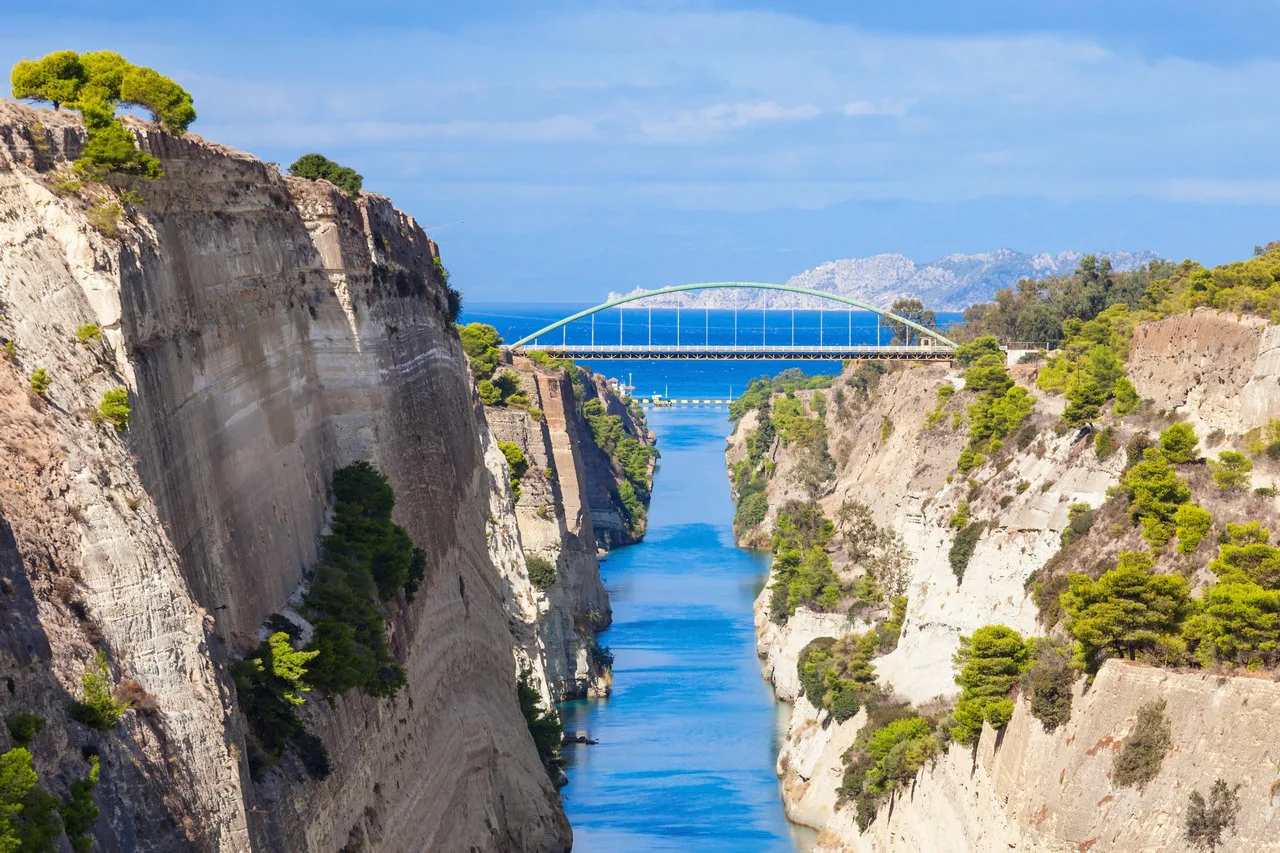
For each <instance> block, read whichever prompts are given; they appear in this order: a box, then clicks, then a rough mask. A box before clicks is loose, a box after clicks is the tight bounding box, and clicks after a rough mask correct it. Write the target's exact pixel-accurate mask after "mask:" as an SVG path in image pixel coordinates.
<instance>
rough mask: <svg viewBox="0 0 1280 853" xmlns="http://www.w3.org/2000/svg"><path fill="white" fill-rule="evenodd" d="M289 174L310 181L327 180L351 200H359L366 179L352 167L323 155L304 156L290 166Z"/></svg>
mask: <svg viewBox="0 0 1280 853" xmlns="http://www.w3.org/2000/svg"><path fill="white" fill-rule="evenodd" d="M289 174H290V175H293V176H294V177H297V178H306V179H307V180H309V181H319V180H325V181H328V182H329V183H331V184H333V185H334V186H335V187H337V188H338V189H340V190H342V192H344V193H345V194H346V195H347V196H348V197H349V198H353V199H354V198H359V197H360V188H361V187H363V186H364V177H363V176H362V175H360V174H359V173H358V172H357V171H356V170H355V169H352V168H351V167H350V166H342V165H339V164H338V163H335V162H333V161H332V160H330V159H329V158H328V157H326V156H324V155H323V154H303V155H302V156H301V157H299V158H298V159H297V160H294V161H293V164H292V165H291V166H289Z"/></svg>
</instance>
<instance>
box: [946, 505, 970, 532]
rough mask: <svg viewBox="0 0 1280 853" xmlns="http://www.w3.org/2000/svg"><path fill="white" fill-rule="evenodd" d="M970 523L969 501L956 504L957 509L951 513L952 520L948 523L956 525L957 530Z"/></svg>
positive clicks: (952, 525)
mask: <svg viewBox="0 0 1280 853" xmlns="http://www.w3.org/2000/svg"><path fill="white" fill-rule="evenodd" d="M968 523H969V502H968V501H960V503H958V504H956V511H955V512H953V513H951V521H950V522H948V524H949V526H951V527H954V528H955V529H956V530H963V529H964V526H965V525H966V524H968Z"/></svg>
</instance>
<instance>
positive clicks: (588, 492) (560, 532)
mask: <svg viewBox="0 0 1280 853" xmlns="http://www.w3.org/2000/svg"><path fill="white" fill-rule="evenodd" d="M511 369H512V370H513V371H514V372H515V374H516V376H517V378H518V379H519V382H520V385H521V390H522V391H523V392H524V394H525V395H526V396H527V397H528V398H529V400H530V404H531V406H532V407H533V408H536V409H538V410H540V412H541V416H540V417H537V418H535V417H534V416H533V415H531V414H530V412H529V411H528V410H527V409H523V408H515V407H498V406H490V407H487V408H486V411H485V416H486V419H487V420H488V423H489V425H490V428H491V429H492V431H493V435H494V438H495V439H496V440H497V441H506V442H511V443H512V444H515V445H516V446H518V447H519V448H520V449H521V450H522V451H523V453H524V454H525V458H526V459H527V460H528V463H529V470H528V472H527V473H526V474H525V475H524V477H523V478H522V479H521V482H520V496H519V499H518V500H517V501H516V502H515V515H516V519H517V522H518V524H519V531H520V538H521V541H522V543H523V547H524V549H525V551H527V552H528V553H531V554H537V555H539V556H541V557H544V558H546V559H548V560H550V561H551V562H552V563H553V564H555V566H556V581H555V583H554V584H552V585H551V586H550V587H548V588H547V589H545V590H540V591H537V592H536V596H535V597H536V599H537V611H538V616H537V624H536V626H535V630H536V633H537V635H538V637H539V638H540V644H541V647H542V649H543V652H544V654H545V665H546V671H547V678H548V681H549V684H550V687H551V693H552V695H553V696H554V697H555V699H556V700H557V701H559V700H562V699H567V698H577V697H583V696H603V695H607V693H608V692H609V689H610V684H611V674H610V673H609V671H608V669H607V668H606V667H602V666H601V664H600V662H599V661H598V660H597V659H596V658H595V657H594V656H593V655H592V654H591V650H592V648H593V647H594V645H595V636H596V633H597V632H598V631H602V630H604V629H605V628H607V627H608V626H609V622H610V620H611V618H612V611H611V609H610V607H609V597H608V593H606V591H605V589H604V585H603V584H602V583H601V581H600V566H599V562H598V560H597V557H596V551H597V542H598V540H599V536H598V533H597V531H596V528H595V520H596V519H597V518H600V517H601V516H602V515H606V514H608V515H609V516H611V517H613V518H618V519H620V515H619V510H618V508H617V506H616V505H615V503H614V498H613V496H612V493H611V491H610V486H611V485H612V483H613V472H612V469H611V467H610V464H609V460H608V457H607V456H606V455H605V454H604V452H603V451H602V450H601V449H600V448H599V447H598V446H597V445H596V443H595V439H594V437H593V436H592V434H591V431H590V429H588V428H587V426H586V424H585V423H584V422H583V420H582V417H581V416H580V415H579V413H578V410H577V406H576V402H575V398H574V389H573V384H572V383H571V382H570V380H569V377H568V376H567V375H566V374H565V372H564V371H562V370H558V369H554V368H543V367H537V366H536V365H534V364H533V363H532V362H530V361H528V360H527V359H524V358H516V359H515V360H514V364H513V365H512V367H511ZM593 391H594V392H595V393H597V394H599V395H600V399H601V400H602V402H605V403H606V406H608V405H610V403H612V404H613V405H615V406H616V407H617V408H624V407H622V406H621V403H620V402H618V401H617V398H616V397H615V396H614V395H613V394H612V392H611V391H609V390H608V388H607V386H605V387H603V388H597V387H595V386H594V384H593ZM606 410H607V411H608V409H606ZM646 434H647V433H646ZM593 496H594V500H595V501H596V504H595V505H593V504H592V500H593ZM597 506H603V509H601V510H597V509H596V507H597ZM620 523H621V522H620V520H619V524H620Z"/></svg>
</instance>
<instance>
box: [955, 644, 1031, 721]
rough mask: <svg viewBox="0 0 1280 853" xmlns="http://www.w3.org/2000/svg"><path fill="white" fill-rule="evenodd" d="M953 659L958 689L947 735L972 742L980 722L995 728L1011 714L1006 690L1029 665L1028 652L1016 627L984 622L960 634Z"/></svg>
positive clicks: (1011, 703) (1010, 703)
mask: <svg viewBox="0 0 1280 853" xmlns="http://www.w3.org/2000/svg"><path fill="white" fill-rule="evenodd" d="M953 661H954V663H955V666H956V668H957V670H958V672H957V674H956V684H958V685H960V688H961V692H960V699H959V701H957V702H956V709H955V715H954V716H955V724H954V725H953V726H952V728H951V737H952V738H954V739H955V740H956V742H957V743H962V744H972V743H975V742H977V740H978V737H979V736H980V735H981V734H982V724H983V722H987V723H990V724H991V726H992V727H993V728H997V729H998V728H1000V727H1001V726H1003V725H1004V724H1005V723H1007V722H1009V718H1010V717H1012V716H1013V699H1011V698H1010V696H1009V692H1010V691H1011V690H1012V689H1013V685H1014V684H1016V683H1017V682H1018V679H1019V678H1020V677H1021V676H1022V673H1023V672H1025V671H1026V669H1027V667H1028V666H1030V663H1031V658H1030V653H1029V651H1028V649H1027V644H1026V643H1025V642H1024V641H1023V639H1022V635H1021V634H1019V633H1018V632H1017V631H1015V630H1013V629H1012V628H1007V627H1005V626H1004V625H988V626H986V627H984V628H979V629H978V630H977V631H975V632H974V633H973V636H971V637H961V638H960V647H959V649H957V650H956V653H955V656H954V658H953Z"/></svg>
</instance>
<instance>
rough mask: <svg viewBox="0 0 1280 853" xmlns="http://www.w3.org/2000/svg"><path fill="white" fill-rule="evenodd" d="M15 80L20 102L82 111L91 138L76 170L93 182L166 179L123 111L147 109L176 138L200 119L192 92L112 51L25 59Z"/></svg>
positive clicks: (12, 79)
mask: <svg viewBox="0 0 1280 853" xmlns="http://www.w3.org/2000/svg"><path fill="white" fill-rule="evenodd" d="M10 80H11V82H12V84H13V95H14V97H15V98H27V99H31V100H38V101H49V102H50V103H52V104H53V105H54V108H55V109H56V108H57V107H58V105H60V104H65V105H67V106H69V107H71V108H73V109H78V110H79V111H80V113H81V114H82V115H83V116H84V120H85V126H86V127H87V129H88V131H89V139H88V141H87V142H86V143H85V146H84V149H83V150H82V152H81V157H80V159H79V160H77V161H76V169H77V171H79V172H81V173H82V174H84V175H86V176H87V177H90V178H92V179H101V178H105V177H108V176H110V175H112V174H124V175H132V176H135V177H141V178H159V177H161V176H162V175H163V172H162V171H161V169H160V163H159V161H158V160H156V159H155V158H154V157H152V156H150V155H148V154H145V153H143V152H142V151H140V150H138V147H137V143H136V142H135V140H134V137H133V134H132V133H131V132H130V131H129V130H128V129H127V128H126V127H125V126H124V125H123V124H122V123H121V122H120V121H119V120H118V119H117V118H116V117H115V111H116V109H117V108H119V107H139V108H141V109H145V110H147V111H148V112H150V113H151V116H152V119H153V120H154V121H155V122H156V123H158V124H159V125H160V126H161V127H163V128H164V129H165V130H166V131H167V132H169V133H172V134H174V135H181V134H182V133H184V132H186V129H187V128H188V127H189V126H190V125H191V122H193V121H195V118H196V111H195V107H194V106H193V105H192V101H191V95H190V93H189V92H187V91H186V90H185V89H183V88H182V87H181V86H179V85H178V84H177V83H175V82H174V81H173V80H171V79H169V78H168V77H165V76H163V75H161V74H159V73H158V72H156V71H155V70H154V69H151V68H145V67H141V66H136V65H133V64H132V63H130V62H129V61H128V60H126V59H125V58H124V57H122V56H120V55H119V54H118V53H113V52H111V51H98V52H94V53H85V54H80V55H77V54H76V53H74V52H73V51H60V52H58V53H53V54H50V55H48V56H46V57H44V58H43V59H38V60H35V61H29V60H25V59H24V60H22V61H21V62H19V63H18V64H17V65H15V66H14V68H13V72H12V74H11V76H10Z"/></svg>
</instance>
